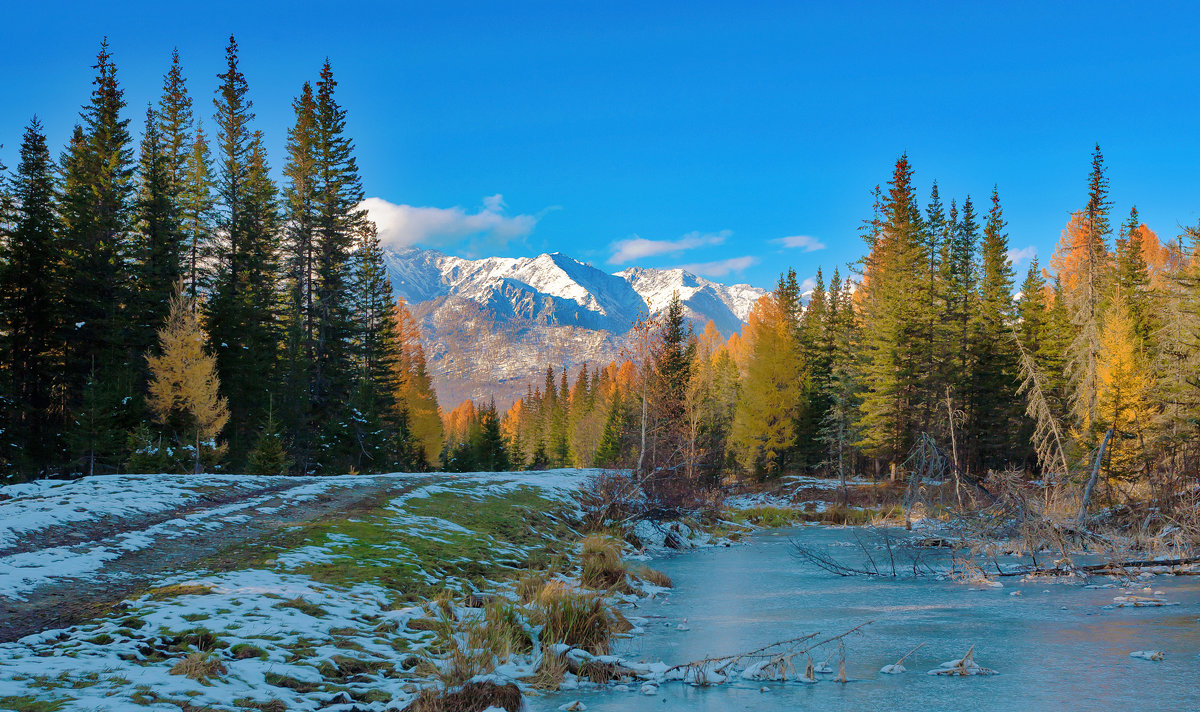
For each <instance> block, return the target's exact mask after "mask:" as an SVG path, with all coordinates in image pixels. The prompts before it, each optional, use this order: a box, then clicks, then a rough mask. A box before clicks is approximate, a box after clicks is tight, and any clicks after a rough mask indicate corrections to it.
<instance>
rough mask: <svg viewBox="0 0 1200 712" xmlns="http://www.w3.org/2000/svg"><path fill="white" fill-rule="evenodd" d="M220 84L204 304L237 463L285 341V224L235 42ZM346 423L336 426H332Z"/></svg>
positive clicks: (259, 414)
mask: <svg viewBox="0 0 1200 712" xmlns="http://www.w3.org/2000/svg"><path fill="white" fill-rule="evenodd" d="M218 78H219V79H220V80H221V86H220V87H219V89H218V90H217V97H216V98H215V99H214V105H215V106H216V109H217V115H216V122H217V126H218V127H219V133H218V142H219V151H218V163H219V166H220V174H219V177H218V180H217V196H218V200H217V206H218V210H217V215H218V217H217V225H218V228H219V232H220V233H221V238H222V242H223V244H221V245H220V249H219V250H218V255H219V262H218V264H217V269H216V274H215V275H214V277H213V288H212V294H211V296H210V298H209V300H208V302H207V304H206V306H207V309H208V315H207V316H208V329H209V333H210V335H211V338H212V343H213V346H214V350H215V352H216V356H217V365H218V372H219V374H220V381H221V383H222V386H223V388H224V389H225V392H226V393H227V394H229V395H231V396H235V397H233V398H231V400H230V405H231V409H230V423H229V433H228V434H229V441H230V450H231V454H232V457H233V460H234V462H235V463H241V462H243V459H244V457H245V454H246V452H247V450H248V449H249V447H250V443H251V439H252V433H254V432H256V431H257V424H258V423H260V422H262V419H263V418H264V417H265V415H266V411H267V407H268V404H269V402H270V389H271V386H272V375H273V368H274V365H275V362H276V360H277V356H278V349H279V344H280V341H281V335H280V333H279V326H278V320H277V318H276V317H277V312H278V306H279V304H278V302H279V299H278V295H277V294H276V291H275V288H274V285H275V282H276V278H277V272H278V265H277V259H278V254H279V225H278V213H277V212H276V210H277V206H276V192H275V186H274V183H273V182H272V180H271V178H270V175H269V169H268V167H267V162H266V152H265V149H264V148H263V138H262V134H261V133H259V132H252V131H251V130H250V122H251V121H252V120H253V118H254V114H253V113H252V111H251V109H252V108H253V104H252V102H251V101H250V100H249V99H248V98H247V97H246V91H247V85H246V79H245V76H243V75H242V73H241V71H240V70H239V68H238V55H237V42H236V41H235V40H234V38H233V37H230V38H229V46H228V47H227V49H226V71H225V72H223V73H221V74H219V75H218ZM345 425H346V424H345V423H344V422H333V423H330V428H331V429H333V428H335V427H339V426H343V427H344V426H345Z"/></svg>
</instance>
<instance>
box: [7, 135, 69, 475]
mask: <svg viewBox="0 0 1200 712" xmlns="http://www.w3.org/2000/svg"><path fill="white" fill-rule="evenodd" d="M20 156H21V159H20V163H18V164H17V173H16V175H15V176H14V180H13V192H14V197H15V204H16V207H15V210H14V211H13V214H12V215H11V217H9V216H8V215H7V214H6V216H5V217H6V218H8V219H6V220H5V221H4V222H6V223H7V222H9V221H10V220H11V229H10V230H6V231H5V232H4V234H0V319H2V321H0V358H2V361H3V366H2V371H0V372H3V373H4V375H5V376H7V380H8V383H6V384H4V390H3V391H0V392H3V393H4V394H5V395H6V398H5V399H4V401H2V402H0V405H2V406H3V410H2V411H0V414H2V415H3V420H4V423H5V425H4V434H3V438H2V439H0V442H2V443H3V445H0V459H3V460H7V461H8V462H10V463H12V464H13V465H15V466H16V468H17V470H18V471H19V472H22V473H24V474H25V475H27V476H30V477H33V476H37V475H41V476H45V475H47V474H48V473H49V472H50V470H51V468H52V467H53V465H54V464H55V463H56V462H57V461H58V460H59V458H60V457H61V448H62V442H61V440H60V438H59V437H58V435H57V434H58V433H59V432H60V431H61V416H62V413H61V410H60V408H59V407H58V406H57V404H56V400H57V399H56V398H55V396H54V392H55V389H56V386H57V385H58V384H59V383H60V382H61V381H60V379H61V373H60V371H61V367H62V363H61V360H60V358H61V357H60V353H61V349H60V348H59V344H58V343H57V337H58V335H59V334H61V333H62V328H61V321H62V318H63V313H62V310H61V304H60V300H61V298H62V293H61V292H60V291H59V290H60V286H61V285H60V283H59V270H60V265H61V262H62V258H63V253H62V249H63V246H62V242H61V230H62V226H61V224H60V222H59V217H58V213H57V211H56V206H55V203H56V201H57V189H56V185H55V171H54V164H53V163H52V162H51V159H50V151H49V149H48V148H47V147H46V136H45V134H44V132H43V128H42V123H41V121H39V120H38V119H37V117H36V116H35V117H34V118H33V120H32V121H30V122H29V126H28V127H27V128H26V129H25V133H24V136H23V137H22V140H21V152H20ZM0 224H3V223H0Z"/></svg>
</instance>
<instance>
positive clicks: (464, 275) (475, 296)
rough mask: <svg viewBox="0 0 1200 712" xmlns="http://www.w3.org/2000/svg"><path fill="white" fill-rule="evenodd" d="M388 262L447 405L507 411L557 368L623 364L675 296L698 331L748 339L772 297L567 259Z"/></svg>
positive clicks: (413, 253)
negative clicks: (630, 340) (471, 402)
mask: <svg viewBox="0 0 1200 712" xmlns="http://www.w3.org/2000/svg"><path fill="white" fill-rule="evenodd" d="M385 259H386V262H387V267H388V274H389V278H390V279H391V282H392V289H393V290H394V291H395V293H396V294H397V295H398V296H402V297H404V299H405V300H406V301H407V302H408V303H409V305H410V307H411V308H412V310H413V313H414V315H415V316H416V317H417V319H418V320H419V321H420V322H421V325H422V330H423V333H424V337H425V341H426V351H427V355H428V356H429V363H430V370H431V372H432V373H433V376H434V384H435V387H437V388H438V394H439V398H440V400H441V401H442V403H443V404H444V405H453V404H456V403H457V402H459V401H460V400H461V399H462V398H486V397H493V396H494V397H495V398H496V399H497V402H498V403H501V402H506V401H509V400H512V399H513V398H515V397H517V396H518V395H519V394H521V393H523V392H524V389H525V384H526V383H528V382H530V381H532V380H537V378H538V377H539V374H540V373H541V372H542V371H543V370H544V369H545V367H546V366H547V365H550V364H553V365H556V366H567V367H568V368H571V369H574V368H575V367H576V366H578V364H581V363H590V364H593V365H595V364H599V363H603V362H607V361H610V360H612V359H614V358H617V356H618V355H619V353H620V347H621V345H622V343H623V341H624V337H625V335H626V334H627V333H628V332H629V330H630V328H631V327H632V326H633V324H634V322H635V321H636V320H637V319H638V318H639V317H640V316H643V315H646V314H651V315H657V314H658V313H660V312H661V311H662V310H664V309H665V308H666V306H667V304H668V303H669V302H670V299H671V295H672V294H673V293H675V292H678V293H679V297H680V300H681V301H682V302H683V305H684V308H685V312H686V314H687V316H688V318H690V319H691V320H692V321H693V322H694V324H695V325H696V327H697V328H698V329H702V328H704V325H705V324H706V323H707V322H708V321H709V320H711V321H713V322H714V324H715V325H716V327H717V328H718V329H719V330H720V331H721V332H722V333H725V334H729V333H733V332H735V331H737V330H739V329H740V328H741V326H742V324H743V323H744V322H745V320H746V317H747V316H748V315H749V313H750V309H751V308H752V307H753V306H754V303H755V302H756V301H758V299H759V297H761V296H762V295H763V294H765V293H766V292H765V291H764V290H762V289H759V288H757V287H751V286H750V285H746V284H738V285H724V284H720V283H718V282H713V281H710V280H707V279H704V278H702V277H698V276H696V275H694V274H692V273H690V272H687V271H685V270H682V269H672V270H656V269H644V268H641V267H633V268H630V269H626V270H623V271H621V272H617V273H616V274H609V273H607V272H604V271H602V270H599V269H596V268H595V267H593V266H591V265H589V264H585V263H583V262H579V261H578V260H575V259H572V258H570V257H568V256H566V255H563V254H561V253H557V252H556V253H552V254H543V255H538V256H537V257H517V258H513V257H488V258H485V259H478V260H468V259H463V258H460V257H452V256H449V255H445V254H442V253H441V252H438V251H436V250H420V249H409V250H404V251H401V252H390V253H388V254H387V255H386V257H385Z"/></svg>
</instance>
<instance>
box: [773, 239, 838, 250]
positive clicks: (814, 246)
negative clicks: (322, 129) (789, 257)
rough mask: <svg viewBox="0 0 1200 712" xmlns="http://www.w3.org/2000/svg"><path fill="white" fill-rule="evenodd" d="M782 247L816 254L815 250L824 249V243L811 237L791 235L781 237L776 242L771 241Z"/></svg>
mask: <svg viewBox="0 0 1200 712" xmlns="http://www.w3.org/2000/svg"><path fill="white" fill-rule="evenodd" d="M771 242H774V243H776V244H779V245H783V246H784V247H791V248H798V249H801V250H804V251H805V252H816V251H817V250H823V249H825V243H824V242H821V241H820V240H818V239H817V238H815V237H813V236H812V235H791V236H789V237H781V238H779V239H778V240H771Z"/></svg>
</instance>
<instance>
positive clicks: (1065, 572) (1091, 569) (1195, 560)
mask: <svg viewBox="0 0 1200 712" xmlns="http://www.w3.org/2000/svg"><path fill="white" fill-rule="evenodd" d="M1188 564H1200V556H1191V557H1187V558H1181V559H1161V560H1154V559H1135V560H1132V561H1110V562H1108V563H1104V564H1088V565H1085V566H1074V567H1070V568H1066V567H1062V566H1056V567H1054V568H1049V569H1047V568H1041V567H1036V566H1035V567H1033V568H1028V569H1021V570H1019V571H1002V572H1000V573H998V574H996V576H1029V575H1037V576H1069V575H1071V574H1075V573H1080V572H1083V573H1089V574H1104V573H1117V572H1120V571H1123V570H1127V569H1144V568H1149V567H1152V566H1187V565H1188ZM1180 573H1181V575H1190V574H1192V573H1193V572H1180Z"/></svg>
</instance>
